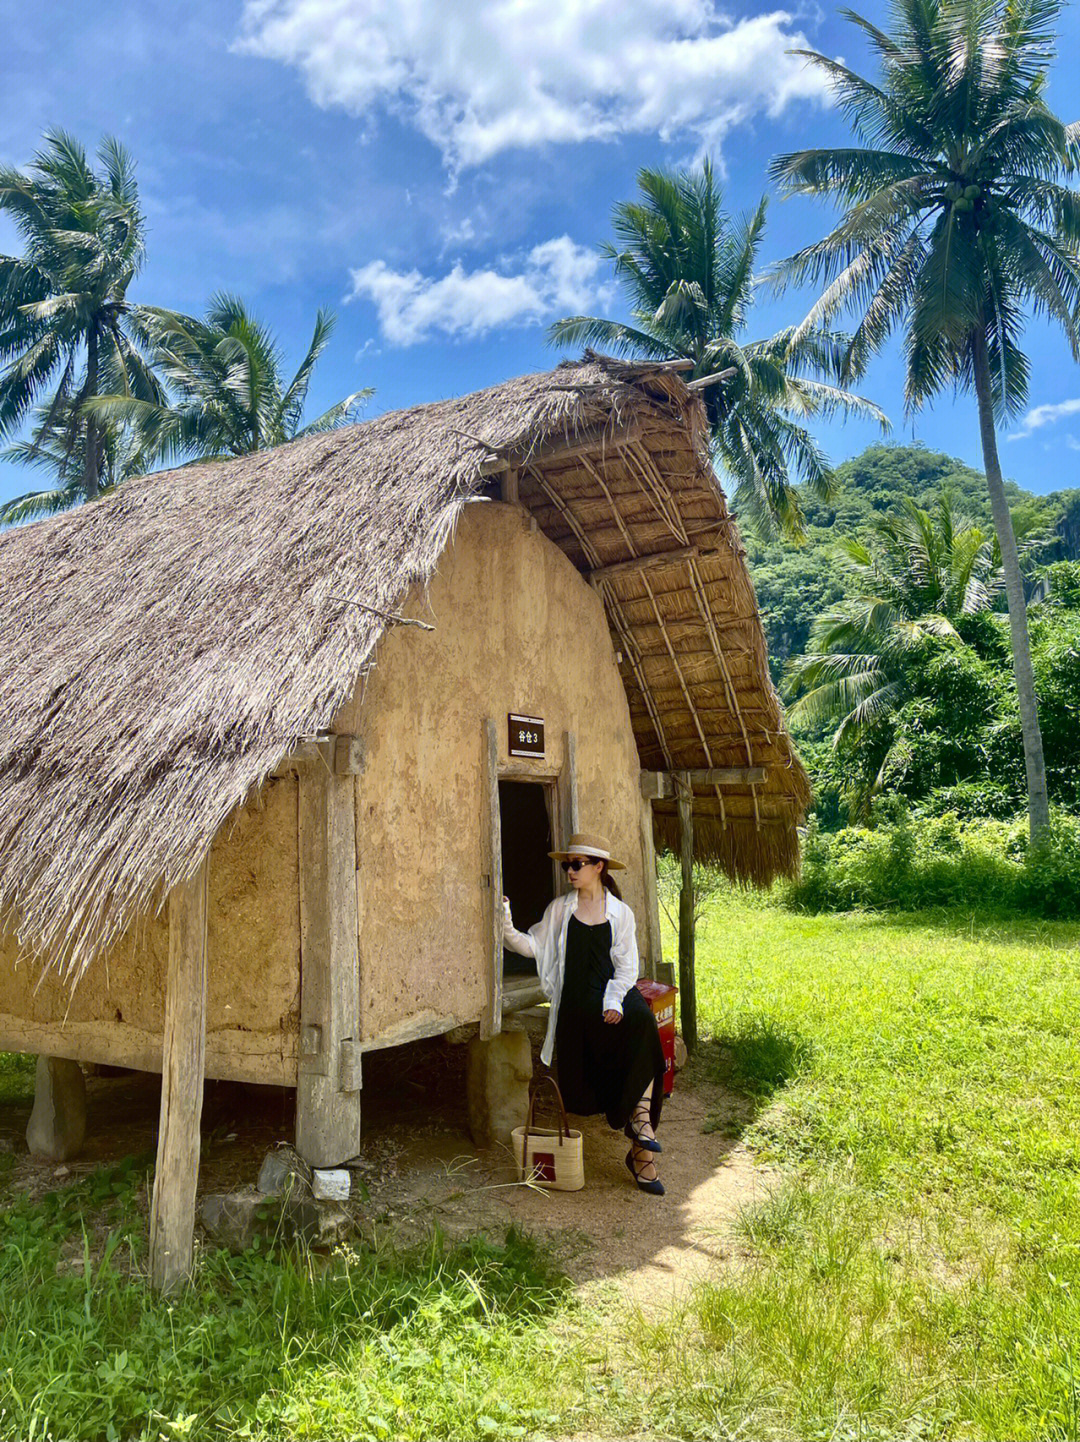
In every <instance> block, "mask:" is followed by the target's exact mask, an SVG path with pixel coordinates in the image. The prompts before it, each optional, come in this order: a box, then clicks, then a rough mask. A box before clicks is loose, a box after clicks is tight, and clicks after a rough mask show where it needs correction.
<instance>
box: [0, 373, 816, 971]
mask: <svg viewBox="0 0 1080 1442" xmlns="http://www.w3.org/2000/svg"><path fill="white" fill-rule="evenodd" d="M510 463H514V465H515V467H516V470H517V474H518V475H519V477H520V479H519V486H520V498H521V501H522V502H523V504H524V505H526V506H528V507H529V509H530V510H531V511H532V512H533V513H534V514H535V515H536V517H537V518H538V521H539V524H540V526H541V527H542V528H543V530H544V531H545V532H546V533H547V534H548V535H549V536H550V537H551V538H552V539H553V540H554V541H555V542H556V543H557V544H558V545H559V546H561V547H562V548H563V550H564V551H565V552H566V553H567V554H568V555H569V557H570V558H571V560H572V561H573V562H574V563H575V564H576V565H578V566H579V567H580V568H581V569H582V570H596V569H597V568H599V567H602V566H605V565H608V564H612V563H615V562H620V561H623V560H626V559H627V558H630V557H633V556H635V555H638V556H640V555H648V554H651V553H653V552H656V551H670V550H673V549H675V550H686V549H687V548H694V550H695V551H696V554H695V555H694V556H692V557H690V558H688V559H687V560H686V561H685V562H680V563H679V564H677V565H673V566H671V567H667V568H664V569H656V570H648V571H644V570H642V571H634V572H629V573H624V574H616V575H615V576H614V577H611V578H608V579H600V580H598V584H599V586H600V590H601V593H602V594H603V597H604V600H605V603H606V606H607V611H608V615H609V618H610V621H611V626H612V632H613V636H614V640H615V646H616V648H617V650H619V651H620V652H621V653H622V662H621V668H620V669H621V671H622V675H623V679H624V681H625V683H626V689H627V694H628V698H629V703H630V710H631V715H632V718H633V724H634V728H635V733H636V736H637V740H638V745H639V748H640V752H641V759H642V765H643V767H646V768H651V769H669V768H672V767H695V768H699V767H711V766H725V765H728V766H731V765H734V766H766V767H767V768H768V778H767V781H766V782H765V783H764V784H760V785H757V786H754V787H743V788H741V789H737V790H735V791H731V792H723V793H722V792H719V791H715V790H710V791H708V792H707V793H703V794H702V795H700V796H698V797H697V798H696V800H695V817H696V822H695V825H696V838H697V843H698V851H699V854H700V855H701V856H703V857H711V858H716V859H719V860H720V861H721V862H722V863H723V865H724V866H725V867H726V868H727V869H728V871H729V872H730V873H731V874H732V875H733V876H738V877H741V878H744V879H753V880H757V881H765V880H768V879H770V878H771V877H772V876H773V875H774V874H776V873H778V872H785V871H790V870H792V868H793V867H794V866H795V865H796V864H797V840H796V836H795V826H796V823H797V822H798V821H799V820H800V819H801V816H802V812H803V810H804V809H805V805H806V802H807V798H808V790H807V784H806V778H805V775H804V773H803V770H802V767H801V766H800V764H799V762H798V760H797V759H796V757H795V756H794V753H793V751H792V748H791V745H790V743H789V741H788V737H787V735H786V733H785V731H784V727H783V722H782V719H781V713H780V707H779V704H778V702H777V698H776V695H775V692H774V690H773V688H772V685H771V684H770V681H769V673H768V668H767V665H766V656H765V642H764V637H763V634H762V630H761V625H760V622H759V619H758V614H757V608H756V604H755V600H754V594H753V590H752V588H751V584H750V580H749V577H748V575H747V571H746V567H745V564H744V560H743V552H742V549H741V546H740V543H739V538H738V533H737V531H736V529H735V526H734V523H733V522H732V521H731V520H730V519H729V517H728V515H727V511H726V507H725V504H724V499H723V496H722V494H721V492H720V489H719V486H718V484H717V483H716V479H715V477H714V475H713V473H712V470H711V468H710V466H709V464H708V459H707V454H706V450H705V445H704V439H703V415H702V411H701V407H700V404H699V402H698V401H697V400H696V399H695V397H694V396H693V395H692V393H691V392H690V391H689V390H688V389H687V388H686V386H685V385H684V384H683V382H682V380H681V379H680V378H679V376H678V375H677V374H676V373H675V372H673V371H671V370H667V369H664V368H662V367H661V368H656V367H647V366H637V367H634V366H627V365H621V364H617V363H615V362H611V361H605V360H602V359H600V358H597V357H591V356H590V357H587V358H586V360H585V361H583V362H581V363H578V364H567V365H562V366H559V367H558V368H557V369H556V370H554V371H551V372H547V373H544V374H540V375H531V376H523V377H521V378H519V379H517V380H512V381H508V382H506V383H505V384H503V385H498V386H494V387H492V388H491V389H489V390H485V391H479V392H477V393H476V394H474V395H469V396H465V397H463V398H461V399H459V400H450V401H442V402H439V403H437V404H434V405H427V406H418V407H415V408H413V409H411V410H405V411H398V412H395V413H393V414H389V415H385V416H381V417H379V418H378V419H377V420H373V421H369V422H367V423H365V424H363V425H358V426H351V427H348V428H345V429H342V430H338V431H333V432H331V433H329V434H325V435H318V436H312V437H309V438H306V439H304V440H300V441H295V442H293V443H292V444H290V445H286V446H282V447H280V448H278V449H276V450H272V451H266V452H262V453H260V454H257V455H252V456H248V457H244V458H242V459H239V460H235V461H231V462H227V463H213V464H206V465H198V466H188V467H185V468H182V469H180V470H175V471H169V472H160V473H157V474H155V475H151V476H146V477H144V478H142V479H140V480H137V481H132V482H129V483H128V484H126V485H125V486H124V487H123V488H122V489H121V490H120V491H119V492H118V493H117V494H116V495H115V496H113V497H110V498H108V499H106V500H102V501H99V502H97V503H95V504H94V505H92V506H86V507H83V508H81V509H79V510H76V511H73V512H70V513H68V514H66V515H62V516H59V517H56V518H54V519H51V520H46V521H40V522H38V523H36V524H34V525H31V526H27V527H24V528H21V529H18V530H13V531H9V532H7V533H5V534H3V535H2V536H0V654H2V655H3V658H4V664H3V666H2V667H0V914H3V915H4V916H6V917H7V918H8V924H9V925H11V924H14V925H16V926H17V928H18V932H19V936H20V939H21V941H22V943H23V944H24V946H27V947H29V948H30V949H31V950H33V951H34V952H35V953H36V954H38V955H39V956H42V957H44V958H45V959H47V960H48V961H49V962H50V963H51V964H53V965H55V966H57V967H58V968H59V969H60V970H61V971H62V972H64V973H65V974H66V975H68V976H74V975H78V974H79V973H80V972H81V970H82V969H83V967H85V965H86V964H87V962H88V961H89V960H90V959H91V958H92V957H93V956H94V955H95V954H97V953H98V952H100V951H101V950H102V949H104V948H105V947H106V946H107V945H108V944H109V943H110V942H111V941H112V940H114V939H115V938H116V937H117V936H118V935H119V934H120V933H121V932H123V931H124V930H125V929H126V928H127V927H128V926H129V925H130V923H131V922H132V921H133V919H134V918H135V917H136V916H137V915H138V914H140V913H141V912H143V911H145V910H147V909H149V908H150V907H152V906H154V905H156V904H159V903H160V901H161V900H162V899H163V897H164V896H165V895H166V894H167V892H168V890H169V889H170V888H171V887H172V886H173V885H174V884H175V883H176V882H178V881H180V880H182V879H184V878H185V877H187V876H189V875H191V874H192V873H193V872H194V870H195V869H196V868H197V866H198V865H199V863H200V861H201V859H202V857H203V856H204V855H205V853H206V851H207V849H208V848H209V846H210V844H211V842H212V840H213V838H214V836H215V834H216V833H217V831H218V830H219V828H220V827H221V825H222V823H223V822H224V821H225V819H226V818H227V817H228V816H229V814H230V813H231V812H232V811H233V810H234V809H235V808H236V807H237V806H238V805H240V804H241V803H242V802H243V801H244V799H245V798H246V797H248V796H249V795H250V794H251V792H252V791H253V789H254V788H257V787H258V786H259V785H260V784H261V783H262V782H263V781H264V780H265V779H266V777H267V775H268V774H269V773H270V772H271V771H272V770H273V769H274V768H275V767H276V766H277V765H278V764H279V762H280V761H281V759H282V758H283V757H284V756H285V755H286V754H287V753H288V752H290V751H291V750H292V749H293V748H294V747H295V746H296V745H297V744H298V742H299V741H300V740H301V739H302V738H304V737H309V736H312V735H316V734H318V733H320V732H323V731H325V730H326V729H327V728H328V727H329V725H330V723H331V720H332V718H333V717H334V715H335V713H336V712H337V710H338V709H339V707H340V706H341V705H342V704H343V703H344V702H345V701H346V700H347V699H348V698H349V697H350V696H351V694H352V692H353V688H354V685H355V683H356V679H357V676H358V675H359V674H360V673H362V672H363V670H364V668H365V667H366V666H368V665H369V664H370V663H371V662H372V660H373V656H374V651H375V647H376V645H377V643H378V640H379V638H380V636H381V635H382V633H383V630H384V628H385V625H386V620H385V613H387V612H393V611H394V609H395V607H397V606H398V605H399V604H400V602H401V601H402V599H403V596H404V594H405V592H406V591H407V590H408V589H409V588H410V587H411V586H413V585H414V584H415V583H417V582H426V581H427V580H428V579H429V578H430V576H431V574H432V572H433V570H434V568H435V565H436V563H437V561H438V559H439V556H440V554H441V552H442V551H443V549H444V547H445V546H446V544H447V541H448V539H449V538H450V536H451V534H452V530H453V525H454V521H455V518H456V517H457V515H458V514H459V511H460V509H461V507H462V506H463V505H464V504H465V503H467V502H468V501H469V500H470V499H472V498H473V497H475V496H478V495H480V494H483V493H484V490H485V487H490V485H491V477H492V475H493V473H494V472H495V471H497V470H498V469H499V468H500V467H502V466H504V465H507V464H510ZM358 603H359V604H358ZM364 607H370V608H371V609H364ZM657 809H658V812H660V813H661V815H660V818H659V826H660V829H661V831H662V832H664V834H665V835H666V836H667V837H668V839H671V837H672V833H671V830H670V828H671V827H672V825H673V818H674V804H673V803H668V804H667V812H666V819H665V812H664V804H663V803H661V805H660V806H658V808H657Z"/></svg>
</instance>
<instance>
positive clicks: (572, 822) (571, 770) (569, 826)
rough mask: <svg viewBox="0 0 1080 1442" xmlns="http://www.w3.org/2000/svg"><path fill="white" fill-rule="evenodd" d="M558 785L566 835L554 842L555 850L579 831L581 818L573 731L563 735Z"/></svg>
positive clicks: (575, 744) (575, 739)
mask: <svg viewBox="0 0 1080 1442" xmlns="http://www.w3.org/2000/svg"><path fill="white" fill-rule="evenodd" d="M559 785H560V787H561V790H562V808H561V809H562V823H563V826H564V828H565V830H566V835H565V836H562V837H560V838H559V840H558V841H556V843H555V845H556V847H557V848H558V847H560V846H565V845H566V843H567V842H568V841H569V840H570V838H571V836H573V834H574V833H575V831H580V829H581V817H580V816H579V814H578V785H577V735H576V733H575V732H573V731H566V732H564V734H563V767H562V774H561V775H560V777H559Z"/></svg>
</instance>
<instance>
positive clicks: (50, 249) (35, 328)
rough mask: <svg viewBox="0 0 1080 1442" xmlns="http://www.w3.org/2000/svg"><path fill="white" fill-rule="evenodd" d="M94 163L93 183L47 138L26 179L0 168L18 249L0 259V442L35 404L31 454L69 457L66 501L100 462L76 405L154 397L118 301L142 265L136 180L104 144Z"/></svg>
mask: <svg viewBox="0 0 1080 1442" xmlns="http://www.w3.org/2000/svg"><path fill="white" fill-rule="evenodd" d="M98 157H99V159H100V161H101V166H102V173H101V174H100V175H99V174H96V173H95V172H94V171H93V170H92V169H91V167H90V165H89V163H88V161H87V158H86V153H85V151H84V150H83V148H82V146H81V145H79V143H78V142H77V141H76V140H74V139H72V137H71V136H70V135H67V134H65V133H64V132H63V131H61V130H56V131H51V132H49V133H48V134H47V135H46V136H45V145H44V148H43V149H42V150H40V151H39V152H38V153H37V155H35V157H34V159H33V162H32V163H31V165H30V167H29V171H28V172H27V173H26V174H23V173H22V172H21V171H18V170H13V169H11V168H9V167H0V211H4V212H6V213H7V214H8V215H9V216H10V217H11V219H12V221H13V222H14V225H15V228H16V230H17V231H18V233H19V235H20V236H21V237H22V240H23V242H24V247H25V251H24V254H23V255H22V256H10V255H3V256H0V363H4V369H3V371H2V372H0V438H3V437H6V436H10V435H11V434H12V433H13V432H14V431H16V430H17V429H18V428H19V426H20V425H21V424H22V422H23V421H24V420H25V418H26V417H27V416H28V415H29V413H30V411H31V409H32V408H33V407H34V406H35V405H38V404H40V403H42V402H44V412H43V414H42V416H41V418H40V421H39V425H38V428H37V436H38V440H39V442H40V443H41V444H43V445H45V446H46V447H47V448H51V449H55V448H56V447H57V446H59V447H61V448H62V450H63V452H64V454H65V455H66V456H68V457H74V456H75V454H76V452H77V453H78V457H79V460H78V466H77V470H76V468H75V466H74V464H73V463H69V465H68V466H66V467H65V476H64V489H65V490H66V491H67V493H68V494H69V495H70V497H71V499H72V500H73V501H74V500H87V501H90V500H93V499H94V498H95V497H96V496H97V495H98V494H99V493H100V490H101V486H102V467H103V464H104V459H105V457H104V451H103V445H102V432H101V428H100V424H99V422H98V420H97V419H96V418H95V417H94V416H93V415H91V414H89V413H88V412H87V411H86V410H85V409H84V406H83V403H84V402H85V401H86V400H88V399H89V398H90V397H92V396H96V395H98V394H100V392H101V391H102V390H107V391H110V392H112V393H114V394H123V395H128V396H137V397H140V398H142V399H145V400H158V399H160V398H161V396H162V392H161V389H160V386H159V385H158V384H157V382H156V380H155V377H154V375H153V373H152V371H151V370H150V368H149V367H148V366H147V364H146V362H145V361H144V359H143V357H142V356H141V355H140V353H139V350H138V347H137V345H136V344H135V342H134V339H133V329H132V324H131V321H132V313H131V307H130V306H129V304H128V301H127V290H128V286H129V285H130V284H131V281H132V279H133V278H134V276H135V274H136V272H137V271H138V269H139V266H140V264H141V262H142V258H143V216H142V211H141V210H140V208H139V196H138V189H137V187H136V184H135V174H134V168H133V165H132V162H131V159H130V157H129V156H128V154H127V152H126V151H125V150H124V148H123V147H122V146H121V145H119V144H118V143H117V142H116V141H115V140H112V139H106V140H104V141H103V142H102V144H101V147H100V149H99V151H98ZM30 454H36V449H35V450H33V451H32V452H26V456H29V455H30ZM26 456H24V458H26ZM68 469H70V471H71V474H70V475H68V474H67V471H68ZM76 475H77V480H76Z"/></svg>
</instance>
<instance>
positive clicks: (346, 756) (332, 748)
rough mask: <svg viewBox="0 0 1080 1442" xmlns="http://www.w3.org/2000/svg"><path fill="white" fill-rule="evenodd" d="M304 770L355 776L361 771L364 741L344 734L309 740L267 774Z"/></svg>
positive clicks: (298, 746)
mask: <svg viewBox="0 0 1080 1442" xmlns="http://www.w3.org/2000/svg"><path fill="white" fill-rule="evenodd" d="M304 766H322V767H324V768H325V769H326V770H327V771H330V772H333V774H334V775H335V776H357V775H359V773H360V772H361V771H363V769H364V740H363V737H361V736H350V735H348V734H346V733H342V734H341V735H331V734H330V733H329V732H328V733H327V734H326V735H324V736H312V737H309V738H308V740H306V741H301V742H300V743H299V745H297V746H295V747H294V748H293V750H292V751H290V752H289V754H288V755H287V756H283V757H282V758H281V760H280V761H279V762H278V764H277V765H276V766H275V767H274V769H273V771H272V772H271V773H270V774H271V776H278V777H280V776H288V775H289V774H290V773H292V772H294V771H299V770H300V769H301V768H302V767H304Z"/></svg>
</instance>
